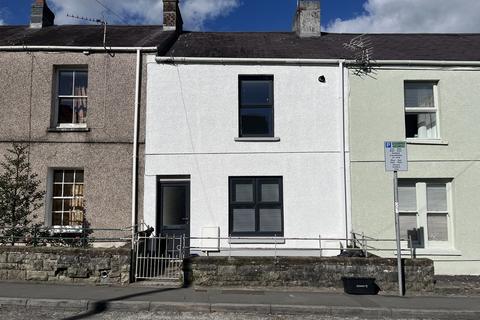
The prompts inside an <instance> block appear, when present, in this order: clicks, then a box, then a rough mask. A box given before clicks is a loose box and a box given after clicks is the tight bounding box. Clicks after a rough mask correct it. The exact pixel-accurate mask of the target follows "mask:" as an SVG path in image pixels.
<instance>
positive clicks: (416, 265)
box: [186, 257, 434, 292]
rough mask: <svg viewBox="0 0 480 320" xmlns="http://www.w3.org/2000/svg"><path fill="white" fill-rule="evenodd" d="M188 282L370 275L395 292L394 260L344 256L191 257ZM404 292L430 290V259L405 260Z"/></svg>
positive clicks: (274, 283) (289, 281)
mask: <svg viewBox="0 0 480 320" xmlns="http://www.w3.org/2000/svg"><path fill="white" fill-rule="evenodd" d="M186 269H188V270H190V274H189V281H190V282H191V283H193V285H195V286H201V287H269V288H270V287H275V288H281V287H284V288H287V287H289V288H291V287H303V288H305V287H308V288H322V289H325V288H343V283H342V280H341V278H342V277H373V278H375V279H376V284H377V285H378V286H379V287H380V289H381V290H383V291H397V290H398V287H397V283H398V274H397V260H396V259H385V258H345V257H325V258H313V257H278V258H274V257H268V258H267V257H230V258H229V257H193V258H190V259H189V260H187V263H186ZM404 270H405V286H406V290H407V291H415V292H430V291H433V289H434V268H433V261H431V260H428V259H405V260H404Z"/></svg>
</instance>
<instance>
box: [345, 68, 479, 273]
mask: <svg viewBox="0 0 480 320" xmlns="http://www.w3.org/2000/svg"><path fill="white" fill-rule="evenodd" d="M406 80H434V81H438V106H439V126H440V127H439V130H440V138H441V139H440V141H438V142H439V143H440V144H414V143H409V144H408V156H409V171H408V172H400V173H399V178H415V179H418V180H422V179H429V178H448V179H451V181H452V185H451V186H452V190H451V199H450V200H451V208H452V210H451V212H449V214H450V219H451V220H450V227H451V228H452V239H451V240H452V241H451V242H450V244H451V247H450V248H447V246H445V248H444V249H442V248H438V249H430V250H429V249H426V250H423V252H421V250H420V251H419V253H420V252H421V253H424V254H428V255H429V257H431V258H432V259H434V261H435V272H436V273H437V274H480V235H479V232H480V125H479V122H480V70H465V69H463V70H461V69H451V68H445V69H441V68H435V69H432V68H424V69H418V68H417V69H413V68H410V69H407V68H404V69H403V70H401V69H380V68H379V69H376V70H374V72H373V73H371V74H369V75H368V76H363V77H359V76H356V75H354V74H353V73H352V72H350V75H349V81H350V88H349V89H350V90H349V121H350V128H349V129H350V150H351V206H352V225H353V230H354V231H356V232H364V233H365V234H366V235H368V236H372V237H375V238H394V235H395V233H394V218H393V182H392V173H387V172H385V169H384V162H383V158H384V154H383V152H384V151H383V142H384V141H386V140H404V139H405V122H404V89H403V86H404V81H406ZM372 245H373V244H372ZM379 245H381V244H379ZM389 247H392V248H393V247H394V244H390V245H389ZM392 253H393V251H392V252H386V253H385V254H386V255H388V254H392Z"/></svg>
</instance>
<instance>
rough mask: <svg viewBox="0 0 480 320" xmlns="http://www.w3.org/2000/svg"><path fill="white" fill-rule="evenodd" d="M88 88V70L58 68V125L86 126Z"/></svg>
mask: <svg viewBox="0 0 480 320" xmlns="http://www.w3.org/2000/svg"><path fill="white" fill-rule="evenodd" d="M87 90H88V71H87V70H63V69H61V70H58V89H57V126H58V127H76V126H77V127H86V123H87V97H88V95H87Z"/></svg>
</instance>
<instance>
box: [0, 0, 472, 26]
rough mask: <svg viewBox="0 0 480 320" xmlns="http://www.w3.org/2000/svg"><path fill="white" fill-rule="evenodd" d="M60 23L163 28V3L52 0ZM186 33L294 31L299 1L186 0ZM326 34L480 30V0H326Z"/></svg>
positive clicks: (8, 8)
mask: <svg viewBox="0 0 480 320" xmlns="http://www.w3.org/2000/svg"><path fill="white" fill-rule="evenodd" d="M32 2H33V0H0V25H1V24H7V25H19V24H20V25H21V24H24V25H25V24H28V23H29V16H30V7H31V4H32ZM47 2H48V4H49V6H50V8H51V9H52V10H53V11H54V13H55V15H56V18H55V23H56V24H78V23H81V21H79V20H75V19H72V18H69V17H67V14H73V15H78V16H87V17H91V18H101V19H105V20H106V21H107V22H108V23H109V24H161V23H162V1H161V0H47ZM180 3H181V12H182V17H183V20H184V29H185V30H193V31H290V30H291V24H292V19H293V14H294V12H295V6H296V3H297V0H181V2H180ZM321 6H322V8H321V24H322V31H325V32H345V33H348V32H350V33H380V32H426V33H428V32H472V33H474V32H480V19H478V17H477V16H478V13H479V12H480V0H322V1H321Z"/></svg>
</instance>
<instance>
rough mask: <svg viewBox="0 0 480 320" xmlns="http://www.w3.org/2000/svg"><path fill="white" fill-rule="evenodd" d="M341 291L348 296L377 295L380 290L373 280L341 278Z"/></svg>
mask: <svg viewBox="0 0 480 320" xmlns="http://www.w3.org/2000/svg"><path fill="white" fill-rule="evenodd" d="M342 281H343V289H344V291H345V293H348V294H377V293H378V291H380V288H379V287H378V286H377V284H376V283H375V278H361V277H342Z"/></svg>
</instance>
